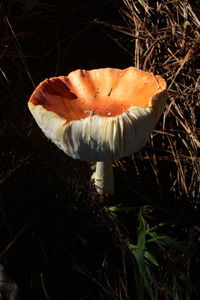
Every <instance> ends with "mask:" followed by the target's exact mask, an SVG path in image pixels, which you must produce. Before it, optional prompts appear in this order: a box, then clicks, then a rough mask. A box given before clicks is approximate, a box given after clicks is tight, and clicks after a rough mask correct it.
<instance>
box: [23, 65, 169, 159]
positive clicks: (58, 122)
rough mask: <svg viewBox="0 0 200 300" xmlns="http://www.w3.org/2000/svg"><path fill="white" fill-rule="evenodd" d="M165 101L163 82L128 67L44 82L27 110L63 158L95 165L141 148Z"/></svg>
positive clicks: (75, 73) (73, 73) (74, 74)
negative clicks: (62, 154) (96, 162)
mask: <svg viewBox="0 0 200 300" xmlns="http://www.w3.org/2000/svg"><path fill="white" fill-rule="evenodd" d="M166 100H167V91H166V82H165V80H164V79H162V78H161V77H160V76H157V75H156V76H155V75H153V74H151V73H147V72H144V71H142V70H139V69H136V68H134V67H129V68H127V69H124V70H120V69H114V68H105V69H94V70H90V71H86V70H76V71H73V72H71V73H70V74H69V75H68V76H59V77H53V78H50V79H46V80H44V81H43V82H42V83H40V84H39V86H38V87H37V88H36V89H35V91H34V92H33V94H32V96H31V97H30V100H29V102H28V105H29V109H30V111H31V113H32V114H33V117H34V118H35V120H36V122H37V123H38V125H39V126H40V127H41V129H42V130H43V132H44V133H45V134H46V136H47V137H48V138H50V139H51V140H52V141H53V142H54V143H55V144H56V145H57V146H58V147H59V148H61V149H62V150H63V151H64V152H65V153H67V154H68V155H69V156H72V157H73V158H79V159H83V160H86V161H89V160H94V161H99V160H107V159H117V158H120V157H123V156H127V155H130V154H131V153H133V152H136V151H138V150H139V149H140V148H141V147H142V146H144V144H145V143H146V141H147V139H148V137H149V136H150V134H151V132H152V130H153V129H154V127H155V125H156V123H157V121H158V118H159V117H160V114H161V113H162V111H163V109H164V107H165V103H166Z"/></svg>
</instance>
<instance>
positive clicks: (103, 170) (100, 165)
mask: <svg viewBox="0 0 200 300" xmlns="http://www.w3.org/2000/svg"><path fill="white" fill-rule="evenodd" d="M92 179H93V180H94V184H95V186H96V190H97V192H98V193H100V194H101V193H109V194H113V193H114V180H113V169H112V161H111V160H104V161H97V163H96V171H95V172H94V173H93V175H92Z"/></svg>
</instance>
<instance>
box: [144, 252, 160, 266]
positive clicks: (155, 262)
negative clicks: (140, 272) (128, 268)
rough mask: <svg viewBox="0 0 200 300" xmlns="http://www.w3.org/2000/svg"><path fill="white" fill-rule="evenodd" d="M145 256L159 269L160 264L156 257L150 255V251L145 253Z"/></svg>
mask: <svg viewBox="0 0 200 300" xmlns="http://www.w3.org/2000/svg"><path fill="white" fill-rule="evenodd" d="M144 256H145V258H146V259H147V260H148V261H149V262H150V263H152V264H153V265H154V266H156V267H159V264H158V262H157V260H156V259H155V257H154V256H153V255H152V254H151V253H149V252H148V251H145V252H144Z"/></svg>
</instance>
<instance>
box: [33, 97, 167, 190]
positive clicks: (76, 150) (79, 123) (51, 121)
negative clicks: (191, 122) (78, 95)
mask: <svg viewBox="0 0 200 300" xmlns="http://www.w3.org/2000/svg"><path fill="white" fill-rule="evenodd" d="M155 97H156V96H155ZM165 102H166V97H163V99H162V100H160V103H159V107H158V106H156V107H148V108H142V107H137V106H133V107H131V108H130V109H128V110H127V111H126V112H123V113H122V114H120V115H118V116H115V117H102V116H98V115H89V116H88V117H87V118H84V119H80V120H75V121H71V122H67V120H66V119H64V118H62V117H60V116H58V115H57V114H55V113H54V112H50V111H47V110H46V109H45V108H44V107H43V106H41V105H36V106H35V105H33V104H32V103H31V102H29V109H30V111H31V113H32V115H33V117H34V118H35V120H36V122H37V124H38V125H39V127H40V128H41V129H42V131H43V132H44V133H45V135H46V136H47V137H48V138H49V139H50V140H51V141H52V142H54V143H55V144H56V145H57V146H58V147H59V148H60V149H61V150H63V151H64V152H65V153H66V154H67V155H69V156H71V157H73V158H75V159H81V160H85V161H96V162H103V163H97V170H96V172H95V173H94V175H93V179H95V182H96V183H97V181H98V186H99V187H100V188H101V189H102V190H103V191H106V192H110V193H112V192H113V191H114V187H113V175H112V164H111V161H112V160H113V159H119V158H121V157H125V156H128V155H130V154H132V153H134V152H136V151H138V150H139V149H140V148H141V147H143V146H144V145H145V143H146V142H147V139H148V138H149V136H150V134H151V133H152V131H153V129H154V127H155V125H156V122H157V120H158V118H159V116H160V114H161V112H162V111H163V109H164V105H165ZM105 170H106V171H105ZM104 171H105V172H104Z"/></svg>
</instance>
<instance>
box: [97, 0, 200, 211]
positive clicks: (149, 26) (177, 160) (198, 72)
mask: <svg viewBox="0 0 200 300" xmlns="http://www.w3.org/2000/svg"><path fill="white" fill-rule="evenodd" d="M113 2H114V3H115V4H116V6H117V7H118V10H119V12H120V14H121V17H122V19H123V23H124V24H120V25H118V24H116V25H115V24H110V23H108V22H98V23H101V24H103V25H105V26H108V27H111V28H112V29H113V30H114V31H116V32H117V33H120V36H119V34H117V35H115V34H114V33H113V34H112V37H113V39H114V40H115V41H116V42H117V44H118V45H120V46H121V47H122V48H123V49H126V51H127V52H128V53H129V54H130V55H131V56H132V61H133V65H134V66H136V67H138V68H141V69H143V70H146V71H149V72H153V73H156V74H161V75H162V76H163V77H164V78H165V79H166V80H167V84H168V93H169V102H168V105H167V107H166V110H165V113H164V115H163V118H162V120H161V122H160V125H159V127H158V130H156V131H155V132H154V134H153V135H152V140H151V142H150V144H149V147H152V149H153V148H154V149H155V148H158V149H157V150H158V151H159V150H160V153H161V152H162V154H163V155H162V156H161V155H154V153H149V152H148V151H147V152H146V155H145V159H149V160H150V162H149V163H150V164H151V166H152V168H153V172H154V174H155V176H156V177H157V179H158V177H159V176H158V166H159V169H160V168H163V167H162V163H163V161H165V162H166V161H168V162H169V163H170V164H174V166H175V168H173V169H174V172H173V173H170V174H169V173H168V174H167V173H166V176H170V177H171V178H173V179H172V180H171V186H169V187H168V188H169V190H171V191H173V192H174V193H175V194H176V197H182V196H186V197H187V198H188V199H190V200H191V198H192V199H194V200H196V201H197V204H198V205H199V201H198V199H199V198H200V156H199V148H200V140H199V133H200V122H199V116H200V97H199V93H200V69H199V64H198V62H199V61H200V51H199V47H200V20H199V18H198V15H197V13H198V12H199V11H198V8H197V11H196V13H195V12H194V9H195V1H193V2H192V1H191V4H192V6H191V4H190V1H189V2H188V1H128V0H127V1H126V0H124V1H122V2H123V4H124V5H123V6H122V3H119V2H115V1H113ZM122 37H124V39H123V38H122ZM157 141H158V142H157ZM155 154H157V152H155ZM165 162H164V163H165ZM158 180H159V179H158Z"/></svg>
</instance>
